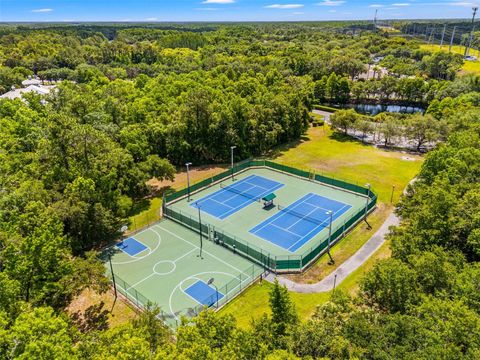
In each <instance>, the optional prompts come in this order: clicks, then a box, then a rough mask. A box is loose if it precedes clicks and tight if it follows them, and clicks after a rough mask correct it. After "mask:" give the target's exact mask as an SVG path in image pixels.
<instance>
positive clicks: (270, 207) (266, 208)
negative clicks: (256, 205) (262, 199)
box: [263, 204, 276, 211]
mask: <svg viewBox="0 0 480 360" xmlns="http://www.w3.org/2000/svg"><path fill="white" fill-rule="evenodd" d="M275 208H276V206H275V204H270V205H268V206H264V207H263V210H266V211H270V210H272V209H275Z"/></svg>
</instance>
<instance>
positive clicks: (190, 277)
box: [168, 271, 251, 320]
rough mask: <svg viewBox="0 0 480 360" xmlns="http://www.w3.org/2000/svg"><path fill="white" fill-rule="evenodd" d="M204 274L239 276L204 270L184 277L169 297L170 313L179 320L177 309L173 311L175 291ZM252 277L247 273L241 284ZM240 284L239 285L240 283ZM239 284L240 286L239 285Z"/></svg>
mask: <svg viewBox="0 0 480 360" xmlns="http://www.w3.org/2000/svg"><path fill="white" fill-rule="evenodd" d="M240 273H243V272H242V271H241V272H240ZM204 274H223V275H227V276H230V277H232V278H236V277H237V275H233V274H230V273H226V272H223V271H204V272H201V273H197V274H193V275H190V276H188V277H186V278H185V279H183V280H182V281H180V282H179V283H178V284H177V285H176V286H175V287H174V288H173V290H172V292H171V293H170V297H169V299H168V307H169V308H170V313H171V314H172V315H173V317H174V318H175V319H177V320H178V316H177V315H175V311H173V307H172V297H173V294H174V293H175V291H176V290H177V288H180V291H182V292H184V291H183V289H182V284H183V283H184V282H185V281H187V280H189V279H198V278H197V276H200V275H204ZM243 274H245V273H243ZM245 275H247V274H245ZM250 278H251V276H250V275H247V277H246V278H245V279H244V280H241V281H240V284H242V283H243V282H244V281H245V280H248V279H250ZM240 284H239V285H240ZM237 286H238V285H237ZM235 288H236V287H234V288H232V289H235ZM229 293H230V291H229V292H228V293H227V294H229ZM227 294H224V295H227ZM187 295H188V294H187ZM195 302H198V301H196V300H195Z"/></svg>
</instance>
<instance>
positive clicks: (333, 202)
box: [165, 166, 369, 271]
mask: <svg viewBox="0 0 480 360" xmlns="http://www.w3.org/2000/svg"><path fill="white" fill-rule="evenodd" d="M313 178H314V176H311V174H310V175H309V174H308V173H306V174H305V176H304V177H300V176H295V175H292V174H289V173H286V172H282V171H278V170H276V169H273V168H270V167H265V166H264V167H262V166H260V167H252V168H246V169H244V170H243V171H241V172H237V173H236V174H235V180H234V181H232V180H231V177H230V176H228V177H227V176H225V177H223V178H222V179H221V181H219V182H213V181H212V183H211V185H210V186H208V185H207V186H204V187H200V188H196V189H197V190H195V191H193V193H191V199H192V200H191V201H190V202H188V201H187V198H186V197H180V198H178V199H177V200H175V201H173V202H170V203H169V204H168V206H167V209H166V210H165V211H166V214H167V215H169V216H170V217H171V218H172V219H176V220H177V221H179V223H182V224H184V225H186V226H189V227H190V228H192V229H193V230H195V231H198V229H199V228H200V226H199V225H200V223H201V224H202V231H204V233H205V234H206V235H207V234H210V235H209V236H210V237H212V238H213V239H217V240H218V241H217V242H218V243H219V244H220V245H224V246H227V247H229V248H230V249H235V250H238V251H239V252H241V253H242V254H243V255H246V256H247V257H249V258H252V257H253V258H254V260H255V261H257V262H259V263H261V264H264V265H265V266H266V267H268V268H270V269H275V271H278V269H279V267H280V266H282V269H286V270H288V269H297V268H298V267H299V266H300V265H301V264H305V263H307V262H308V261H310V260H311V259H313V258H314V257H315V256H316V255H318V254H319V253H320V252H321V251H322V250H324V249H325V248H326V246H327V239H328V238H329V227H330V226H329V225H330V215H327V212H328V211H332V229H331V230H332V236H331V238H330V240H331V241H330V242H331V243H333V242H335V241H336V240H338V239H339V238H341V236H342V235H343V234H345V233H346V232H347V231H348V230H349V228H350V227H351V226H352V225H353V224H354V223H355V222H357V221H359V220H361V218H362V216H363V215H364V214H365V206H366V204H367V203H368V202H369V200H368V197H367V196H365V195H364V194H362V193H361V192H360V191H359V192H354V191H345V190H342V189H341V188H339V187H334V186H329V185H327V184H324V183H322V182H319V181H313V180H312V179H313ZM354 186H355V185H352V187H354ZM358 188H359V187H357V188H355V189H358ZM272 193H273V194H274V196H273V205H271V206H264V202H263V201H260V202H258V201H256V200H258V199H259V198H260V197H264V196H265V195H270V194H272ZM212 199H213V200H215V201H212ZM228 199H233V202H232V203H229V200H228ZM197 202H198V203H199V204H200V211H198V210H199V208H198V207H196V205H195V204H196V203H197ZM265 202H266V201H265ZM220 203H222V206H221V205H219V204H220ZM223 204H228V205H229V206H230V207H229V206H225V207H223ZM212 233H213V235H212ZM252 254H253V255H252ZM304 259H306V260H304ZM300 267H302V266H300Z"/></svg>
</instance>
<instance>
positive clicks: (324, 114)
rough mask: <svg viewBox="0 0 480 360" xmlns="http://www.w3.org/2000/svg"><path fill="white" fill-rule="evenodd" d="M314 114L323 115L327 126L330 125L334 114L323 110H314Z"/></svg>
mask: <svg viewBox="0 0 480 360" xmlns="http://www.w3.org/2000/svg"><path fill="white" fill-rule="evenodd" d="M312 112H313V113H314V114H317V115H323V118H324V120H325V122H326V123H327V124H330V116H331V115H332V114H333V113H332V112H328V111H323V110H316V109H314V110H312Z"/></svg>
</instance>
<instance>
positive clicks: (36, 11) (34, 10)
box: [32, 9, 53, 13]
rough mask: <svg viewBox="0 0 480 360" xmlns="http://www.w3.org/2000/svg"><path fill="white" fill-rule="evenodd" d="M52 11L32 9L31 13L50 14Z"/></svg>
mask: <svg viewBox="0 0 480 360" xmlns="http://www.w3.org/2000/svg"><path fill="white" fill-rule="evenodd" d="M52 11H53V9H33V10H32V12H34V13H46V12H52Z"/></svg>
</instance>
